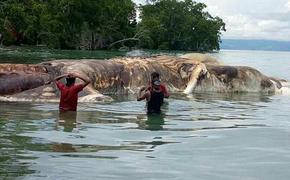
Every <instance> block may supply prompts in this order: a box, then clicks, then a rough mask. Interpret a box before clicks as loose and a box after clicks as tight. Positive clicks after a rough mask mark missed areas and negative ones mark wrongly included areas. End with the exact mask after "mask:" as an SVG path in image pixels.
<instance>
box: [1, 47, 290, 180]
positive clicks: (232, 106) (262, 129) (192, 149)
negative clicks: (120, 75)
mask: <svg viewBox="0 0 290 180" xmlns="http://www.w3.org/2000/svg"><path fill="white" fill-rule="evenodd" d="M212 55H213V56H216V57H218V58H219V59H221V60H222V61H223V62H224V63H225V64H231V65H248V66H252V67H255V68H257V69H259V70H261V71H262V72H263V73H265V74H267V75H273V76H276V77H280V78H285V79H289V80H290V53H289V52H263V51H221V52H220V53H215V54H212ZM115 99H116V101H115V102H113V103H108V104H85V103H81V104H79V109H78V112H77V114H65V115H62V114H59V112H58V104H54V103H43V104H39V103H0V179H49V180H54V179H131V180H135V179H164V180H165V179H176V180H180V179H186V180H187V179H188V180H191V179H208V180H212V179H215V180H216V179H220V180H225V179H228V180H235V179H237V180H238V179H249V180H253V179H263V180H264V179H289V178H290V171H289V170H288V169H289V168H290V143H289V138H290V118H289V117H290V112H289V109H290V103H289V102H290V95H289V94H284V95H282V94H277V95H272V96H270V95H262V94H205V93H200V94H194V95H192V96H185V95H182V94H173V95H172V97H171V98H169V99H168V100H167V101H166V104H165V106H164V107H163V114H162V115H157V116H147V115H146V114H145V113H144V112H145V102H137V101H136V100H135V97H134V96H130V97H115Z"/></svg>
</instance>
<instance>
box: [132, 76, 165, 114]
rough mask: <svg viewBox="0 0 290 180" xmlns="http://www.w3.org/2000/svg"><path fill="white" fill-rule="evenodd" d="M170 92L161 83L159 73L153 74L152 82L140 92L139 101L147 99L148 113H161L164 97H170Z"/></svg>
mask: <svg viewBox="0 0 290 180" xmlns="http://www.w3.org/2000/svg"><path fill="white" fill-rule="evenodd" d="M168 97H169V93H168V92H167V89H166V87H165V86H164V85H162V84H161V82H160V79H159V73H157V72H154V73H152V74H151V84H150V85H149V86H148V87H147V88H146V87H142V88H141V89H140V91H139V93H138V97H137V101H141V100H144V99H146V100H147V113H149V114H151V113H160V112H161V105H162V104H163V100H164V98H168Z"/></svg>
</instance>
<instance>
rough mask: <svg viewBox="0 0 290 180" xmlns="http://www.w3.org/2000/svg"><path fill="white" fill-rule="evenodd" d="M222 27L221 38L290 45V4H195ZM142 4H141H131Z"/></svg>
mask: <svg viewBox="0 0 290 180" xmlns="http://www.w3.org/2000/svg"><path fill="white" fill-rule="evenodd" d="M196 1H197V2H201V3H205V4H206V5H207V9H206V10H207V11H208V12H209V13H210V14H211V15H212V16H219V17H220V18H222V19H223V21H224V22H225V23H226V29H227V31H226V32H223V35H222V37H223V38H231V39H270V40H287V41H290V0H243V1H242V0H218V1H217V0H196ZM134 2H136V3H140V2H142V3H144V2H145V0H134Z"/></svg>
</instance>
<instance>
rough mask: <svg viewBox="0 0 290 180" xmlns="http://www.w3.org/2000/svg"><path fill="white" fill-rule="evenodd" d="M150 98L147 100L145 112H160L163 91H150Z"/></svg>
mask: <svg viewBox="0 0 290 180" xmlns="http://www.w3.org/2000/svg"><path fill="white" fill-rule="evenodd" d="M150 94H151V96H150V100H149V101H148V102H147V113H160V112H161V105H162V104H163V99H164V93H163V92H162V91H160V92H156V91H150Z"/></svg>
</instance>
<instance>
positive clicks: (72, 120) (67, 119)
mask: <svg viewBox="0 0 290 180" xmlns="http://www.w3.org/2000/svg"><path fill="white" fill-rule="evenodd" d="M76 125H77V112H75V111H67V112H64V111H60V112H59V117H58V119H57V126H63V127H64V131H65V132H72V130H73V128H76Z"/></svg>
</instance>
